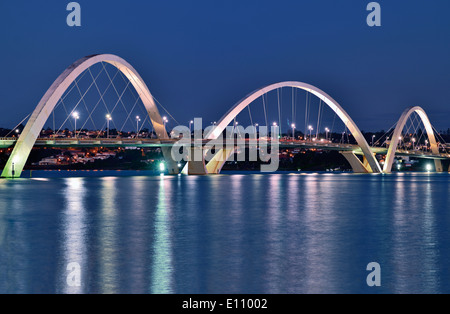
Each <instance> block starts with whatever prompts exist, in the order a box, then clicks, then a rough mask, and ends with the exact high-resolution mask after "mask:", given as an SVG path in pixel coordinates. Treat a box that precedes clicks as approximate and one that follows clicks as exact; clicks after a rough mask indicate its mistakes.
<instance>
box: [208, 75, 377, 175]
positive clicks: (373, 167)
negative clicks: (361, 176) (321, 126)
mask: <svg viewBox="0 0 450 314" xmlns="http://www.w3.org/2000/svg"><path fill="white" fill-rule="evenodd" d="M283 87H293V88H298V89H302V90H305V91H307V92H310V93H311V94H313V95H315V96H317V97H318V98H320V99H321V100H322V101H323V102H324V103H326V104H327V105H328V106H329V107H330V108H331V109H332V110H333V111H334V112H335V113H336V114H337V115H338V116H339V118H340V119H341V120H342V121H343V122H344V124H345V125H346V126H347V128H348V129H349V130H350V132H351V133H352V135H353V136H354V137H355V140H356V142H357V143H358V145H359V147H360V148H361V150H362V152H363V154H364V157H365V158H366V160H367V162H368V168H369V172H372V173H381V172H382V170H381V167H380V165H379V163H378V161H377V159H376V158H375V155H374V154H373V152H372V150H371V148H370V146H369V144H368V143H367V141H366V139H365V138H364V136H363V134H362V133H361V131H360V130H359V128H358V126H357V125H356V123H355V122H354V121H353V120H352V118H351V117H350V116H349V115H348V114H347V112H346V111H345V110H344V109H343V108H342V107H341V106H340V105H339V104H338V102H337V101H335V100H334V99H333V98H332V97H331V96H329V95H328V94H327V93H325V92H324V91H322V90H320V89H319V88H317V87H315V86H312V85H310V84H306V83H302V82H295V81H290V82H281V83H276V84H272V85H269V86H266V87H264V88H261V89H259V90H257V91H255V92H253V93H251V94H250V95H248V96H247V97H246V98H244V99H243V100H241V101H239V102H238V103H237V104H236V105H235V106H233V108H231V109H230V110H229V111H228V112H227V113H226V114H225V115H224V116H223V117H222V119H221V120H220V121H219V123H218V124H217V127H216V128H214V130H212V131H211V132H210V133H208V134H207V135H206V137H205V138H206V139H210V140H214V139H217V138H218V137H219V136H220V134H222V132H223V131H224V130H225V129H226V127H227V126H228V125H229V124H230V123H231V122H232V121H233V119H234V118H235V117H236V116H237V115H238V114H239V113H240V112H241V111H242V110H244V109H245V108H246V107H247V106H248V105H250V104H251V103H252V102H253V101H255V100H257V99H258V98H259V97H261V96H262V95H264V94H266V93H268V92H271V91H273V90H276V89H278V88H283ZM211 162H212V161H211ZM207 168H212V165H210V167H208V166H207ZM220 168H221V167H220Z"/></svg>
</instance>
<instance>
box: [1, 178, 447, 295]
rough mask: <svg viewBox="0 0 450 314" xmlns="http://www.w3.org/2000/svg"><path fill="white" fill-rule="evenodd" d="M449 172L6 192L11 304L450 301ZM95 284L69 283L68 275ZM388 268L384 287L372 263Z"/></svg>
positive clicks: (124, 182)
mask: <svg viewBox="0 0 450 314" xmlns="http://www.w3.org/2000/svg"><path fill="white" fill-rule="evenodd" d="M449 179H450V176H449V175H447V174H439V175H438V174H435V175H433V174H399V175H390V176H381V175H380V176H366V175H340V174H333V175H330V174H327V175H324V174H306V175H305V174H292V175H287V174H270V175H269V174H267V175H262V174H253V175H252V174H248V175H218V176H209V177H184V176H173V177H172V176H161V177H159V176H155V177H142V176H141V177H120V178H119V177H103V178H102V177H100V178H47V179H46V180H14V181H6V180H1V181H0V292H2V293H37V292H43V293H52V292H57V293H118V292H123V293H326V292H330V293H339V292H342V293H371V292H375V293H386V292H387V293H389V292H394V293H405V292H413V293H420V292H424V293H425V292H426V293H437V292H446V293H448V292H450V285H449V284H448V280H447V278H448V276H449V275H450V272H449V268H448V265H447V263H448V260H449V258H450V245H449V244H450V241H449V240H450V232H449V228H448V226H449V224H450V215H449V213H448V201H449V200H448V195H449V192H450V186H449V183H448V182H449ZM73 262H77V263H79V264H80V266H81V268H82V285H81V286H80V287H69V286H67V284H66V277H67V275H68V271H67V269H66V268H67V265H68V264H69V263H73ZM370 262H378V263H380V264H381V266H382V285H383V286H382V287H381V288H377V289H373V288H369V287H367V285H366V276H367V274H368V272H367V271H366V269H365V268H366V266H367V264H368V263H370Z"/></svg>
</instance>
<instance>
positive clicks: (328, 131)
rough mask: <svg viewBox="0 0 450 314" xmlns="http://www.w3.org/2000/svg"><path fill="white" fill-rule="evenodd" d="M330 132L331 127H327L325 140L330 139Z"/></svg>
mask: <svg viewBox="0 0 450 314" xmlns="http://www.w3.org/2000/svg"><path fill="white" fill-rule="evenodd" d="M328 133H330V129H329V128H325V140H326V141H328Z"/></svg>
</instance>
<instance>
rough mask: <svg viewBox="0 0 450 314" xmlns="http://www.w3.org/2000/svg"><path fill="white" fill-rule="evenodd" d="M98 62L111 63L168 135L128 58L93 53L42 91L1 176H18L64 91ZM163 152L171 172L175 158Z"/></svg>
mask: <svg viewBox="0 0 450 314" xmlns="http://www.w3.org/2000/svg"><path fill="white" fill-rule="evenodd" d="M100 62H107V63H109V64H112V65H113V66H115V67H116V68H117V69H119V70H120V71H121V72H122V73H123V74H124V75H125V76H126V77H127V79H128V80H129V81H130V82H131V84H132V85H133V86H134V88H135V89H136V91H137V93H138V94H139V97H140V98H141V100H142V102H143V104H144V106H145V108H146V110H147V112H148V114H149V116H150V119H151V122H152V123H153V126H154V129H155V132H156V134H157V136H158V138H160V139H167V138H168V135H167V132H166V129H165V127H164V122H163V120H162V118H161V115H160V114H159V111H158V108H157V107H156V104H155V102H154V99H153V96H152V94H151V93H150V91H149V89H148V87H147V85H146V84H145V82H144V80H143V79H142V77H141V76H140V75H139V74H138V72H137V71H136V70H135V69H134V68H133V67H132V66H131V65H130V64H129V63H128V62H127V61H125V60H124V59H122V58H120V57H118V56H115V55H110V54H102V55H92V56H88V57H84V58H82V59H80V60H78V61H76V62H75V63H73V64H72V65H71V66H69V67H68V68H67V69H66V70H65V71H64V72H63V73H62V74H61V75H60V76H59V77H58V78H57V79H56V81H55V82H54V83H53V85H52V86H51V87H50V88H49V90H48V91H47V92H46V93H45V95H44V97H43V98H42V99H41V101H40V102H39V104H38V106H37V107H36V109H35V110H34V112H33V114H32V115H31V117H30V119H29V120H28V123H27V125H26V126H25V128H24V130H23V132H22V134H21V135H20V137H19V139H18V141H17V143H16V146H15V147H14V150H13V152H12V154H11V156H10V158H9V160H8V162H7V164H6V166H5V169H4V170H3V173H2V177H4V178H13V177H20V175H21V173H22V170H23V168H24V167H25V164H26V162H27V159H28V156H29V155H30V152H31V149H32V148H33V146H34V144H35V142H36V139H37V138H38V136H39V134H40V132H41V130H42V128H43V127H44V124H45V122H46V121H47V119H48V117H49V116H50V114H51V113H52V111H53V109H54V108H55V106H56V105H57V103H58V101H59V100H60V99H61V97H62V96H63V94H64V92H65V91H66V90H67V89H68V88H69V86H70V85H71V84H72V83H73V82H74V81H75V80H76V79H77V78H78V76H80V75H81V74H82V73H83V72H84V71H85V70H87V69H88V68H90V67H91V66H93V65H94V64H96V63H100ZM163 154H164V156H165V157H166V162H168V163H169V165H168V166H169V169H170V172H172V169H173V170H174V171H175V172H177V167H176V165H175V167H174V166H173V165H172V163H174V161H173V160H172V158H171V157H170V149H167V148H166V149H163ZM13 172H14V174H13Z"/></svg>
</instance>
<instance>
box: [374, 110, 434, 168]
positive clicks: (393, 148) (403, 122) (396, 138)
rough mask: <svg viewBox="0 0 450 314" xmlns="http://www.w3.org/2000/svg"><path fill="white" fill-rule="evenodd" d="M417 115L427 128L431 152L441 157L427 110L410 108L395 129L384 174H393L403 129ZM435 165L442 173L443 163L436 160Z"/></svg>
mask: <svg viewBox="0 0 450 314" xmlns="http://www.w3.org/2000/svg"><path fill="white" fill-rule="evenodd" d="M414 112H415V113H417V114H418V115H419V117H420V119H422V122H423V124H424V126H425V130H426V132H427V135H428V139H429V141H430V146H431V151H432V153H433V154H434V155H439V147H438V143H437V141H436V136H435V135H434V130H433V126H432V125H431V123H430V119H429V118H428V115H427V114H426V112H425V110H423V109H422V108H421V107H418V106H416V107H410V108H408V109H406V110H405V111H404V112H403V114H402V116H401V117H400V119H399V120H398V122H397V127H396V128H395V131H394V135H393V138H392V140H391V145H390V146H389V150H388V154H387V156H386V162H385V164H384V168H383V172H384V173H391V172H392V165H393V164H394V159H395V153H396V151H397V148H398V144H399V143H400V137H401V136H402V131H403V128H404V127H405V125H406V122H408V118H409V117H410V116H411V115H412V114H413V113H414ZM434 162H435V165H436V171H437V172H442V171H443V168H442V162H441V161H440V160H438V159H435V161H434Z"/></svg>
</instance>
